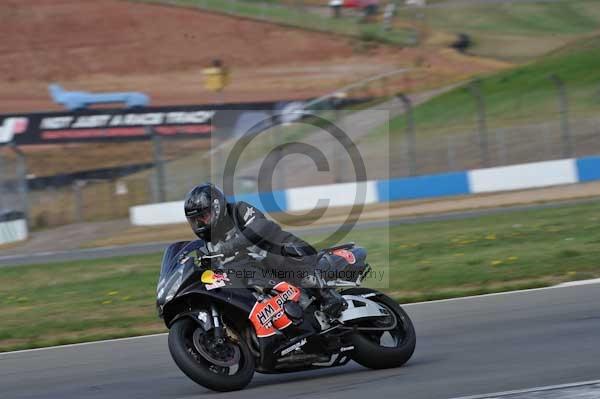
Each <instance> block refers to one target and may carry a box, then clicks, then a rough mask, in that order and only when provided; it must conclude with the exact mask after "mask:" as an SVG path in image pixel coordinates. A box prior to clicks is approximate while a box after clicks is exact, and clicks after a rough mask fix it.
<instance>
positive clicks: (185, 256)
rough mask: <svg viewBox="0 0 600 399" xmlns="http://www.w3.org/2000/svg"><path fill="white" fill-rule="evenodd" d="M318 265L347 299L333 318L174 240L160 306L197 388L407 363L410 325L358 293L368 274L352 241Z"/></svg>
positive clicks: (288, 290) (277, 284) (298, 291)
mask: <svg viewBox="0 0 600 399" xmlns="http://www.w3.org/2000/svg"><path fill="white" fill-rule="evenodd" d="M194 253H195V256H193V255H192V254H194ZM317 262H318V264H319V265H323V264H326V265H328V266H327V267H328V268H329V270H335V271H336V273H335V278H334V279H325V278H323V277H321V276H320V275H319V274H316V275H315V276H314V277H313V278H314V279H315V280H316V282H317V283H318V284H319V286H320V287H325V286H326V287H329V288H335V289H336V290H338V291H340V294H341V295H342V296H343V298H344V299H345V301H346V303H347V307H346V308H345V310H343V311H342V312H341V314H340V315H339V316H337V317H330V316H328V315H327V314H325V313H324V312H322V311H321V309H320V306H319V303H318V301H317V300H315V297H314V296H312V295H311V294H310V291H311V290H310V289H305V288H298V287H296V286H295V285H292V284H290V283H288V282H286V281H283V280H281V281H278V280H274V279H271V278H269V276H268V275H265V274H264V273H263V274H262V275H261V274H260V273H258V274H257V273H255V271H256V270H258V269H253V268H252V267H248V265H250V264H251V263H249V262H245V261H244V260H234V261H232V262H227V263H226V264H224V263H223V262H222V255H215V254H211V253H209V252H208V250H207V248H206V245H205V244H204V243H203V242H202V241H193V242H186V241H182V242H177V243H174V244H171V245H170V246H169V247H168V248H167V249H166V250H165V253H164V256H163V260H162V265H161V272H160V276H159V282H158V286H157V309H158V314H159V317H161V318H162V319H163V320H164V322H165V324H166V326H167V327H168V328H169V337H168V344H169V351H170V353H171V356H172V357H173V360H174V361H175V363H176V364H177V366H178V367H179V368H180V369H181V370H182V371H183V373H184V374H186V375H187V376H188V377H189V378H190V379H192V380H193V381H195V382H196V383H198V384H200V385H202V386H204V387H206V388H209V389H212V390H215V391H222V392H225V391H233V390H239V389H243V388H244V387H245V386H246V385H248V384H249V383H250V381H251V380H252V377H253V375H254V372H259V373H284V372H294V371H303V370H309V369H317V368H326V367H337V366H343V365H345V364H347V363H348V362H349V361H350V360H354V361H355V362H357V363H359V364H361V365H363V366H365V367H367V368H371V369H383V368H391V367H399V366H402V365H403V364H404V363H406V362H407V361H408V360H409V359H410V357H411V356H412V354H413V352H414V349H415V344H416V336H415V330H414V327H413V324H412V321H411V320H410V318H409V317H408V315H407V314H406V312H405V311H404V310H403V309H402V308H401V307H400V306H399V305H398V304H397V303H396V302H395V301H394V300H393V299H391V298H389V297H388V296H386V295H384V294H383V293H381V292H379V291H376V290H373V289H369V288H361V287H360V285H361V283H362V282H363V280H364V279H365V277H366V276H368V274H369V272H370V270H371V268H370V266H369V265H368V264H367V263H366V251H365V250H364V249H363V248H361V247H358V246H356V245H355V244H354V243H349V244H344V245H340V246H336V247H331V248H326V249H323V250H321V251H320V252H319V253H318V255H317ZM253 267H254V266H253ZM340 276H342V277H343V278H342V277H340Z"/></svg>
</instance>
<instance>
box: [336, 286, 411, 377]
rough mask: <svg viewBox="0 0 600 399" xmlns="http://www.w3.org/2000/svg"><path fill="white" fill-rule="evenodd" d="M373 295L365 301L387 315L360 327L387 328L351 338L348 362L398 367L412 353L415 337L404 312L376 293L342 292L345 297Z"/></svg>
mask: <svg viewBox="0 0 600 399" xmlns="http://www.w3.org/2000/svg"><path fill="white" fill-rule="evenodd" d="M371 293H376V294H377V295H374V296H370V297H369V298H368V299H369V300H371V301H373V302H377V303H378V304H379V305H381V306H382V307H384V308H385V309H387V310H388V312H389V313H390V317H389V318H388V317H386V318H385V319H383V320H373V321H370V322H367V323H361V325H360V327H380V328H386V327H387V326H390V327H391V328H390V329H389V330H386V331H361V332H357V333H354V334H353V335H352V342H353V345H354V352H353V354H352V359H353V360H354V361H355V362H357V363H358V364H360V365H362V366H365V367H368V368H371V369H385V368H392V367H400V366H402V365H403V364H404V363H406V362H407V361H408V360H409V359H410V358H411V356H412V354H413V352H414V351H415V346H416V342H417V339H416V334H415V328H414V326H413V323H412V321H411V320H410V318H409V317H408V315H407V314H406V312H405V311H404V310H403V309H402V308H401V307H400V305H398V303H396V301H394V300H393V299H392V298H390V297H388V296H386V295H384V294H381V293H379V292H378V291H375V290H371V289H367V288H357V289H351V290H347V291H345V292H343V294H349V295H365V294H371Z"/></svg>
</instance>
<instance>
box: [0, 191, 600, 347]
mask: <svg viewBox="0 0 600 399" xmlns="http://www.w3.org/2000/svg"><path fill="white" fill-rule="evenodd" d="M598 215H600V203H592V204H585V205H568V206H564V207H560V208H552V209H542V210H536V211H524V212H515V213H507V214H498V215H492V216H485V217H481V218H475V219H467V220H458V221H444V222H431V223H423V224H417V225H403V226H396V227H393V228H391V229H389V230H388V229H381V228H379V229H373V230H368V231H365V230H361V231H356V232H354V233H351V234H350V235H349V236H348V237H346V238H345V241H348V240H355V241H357V242H358V243H360V244H361V245H363V246H365V247H367V248H368V249H369V261H370V263H371V264H372V265H373V266H374V268H375V271H377V272H383V273H384V278H385V279H387V281H388V282H389V285H388V287H389V288H386V289H385V291H386V292H388V293H389V294H390V295H392V296H393V297H394V298H396V299H398V300H399V301H401V302H412V301H421V300H431V299H442V298H451V297H459V296H464V295H473V294H484V293H490V292H500V291H506V290H512V289H523V288H534V287H543V286H548V285H552V284H556V283H559V282H564V281H570V280H577V279H586V278H594V277H598V276H600V264H599V263H598V259H599V258H600V246H599V245H598V244H599V243H600V229H599V228H598V221H599V220H600V216H598ZM310 238H311V240H316V239H318V237H310ZM388 249H389V250H388ZM160 256H161V255H160V254H153V255H145V256H136V257H119V258H112V259H105V260H89V261H84V262H68V263H62V264H51V265H32V266H22V267H9V268H3V269H1V271H0V272H1V273H2V279H1V284H0V304H1V305H2V307H1V308H0V318H1V319H2V325H1V326H0V351H8V350H14V349H24V348H35V347H41V346H48V345H57V344H66V343H74V342H83V341H92V340H98V339H106V338H116V337H124V336H131V335H138V334H150V333H156V332H163V331H165V329H164V326H163V325H162V323H161V321H160V320H159V319H157V317H156V312H155V310H154V294H155V284H156V279H157V275H158V270H159V263H160ZM388 265H389V266H388ZM369 284H371V285H376V284H374V283H373V282H371V283H369Z"/></svg>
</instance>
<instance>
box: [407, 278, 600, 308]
mask: <svg viewBox="0 0 600 399" xmlns="http://www.w3.org/2000/svg"><path fill="white" fill-rule="evenodd" d="M593 284H600V278H596V279H590V280H579V281H571V282H568V283H562V284H557V285H552V286H550V287H541V288H529V289H525V290H515V291H504V292H493V293H491V294H482V295H469V296H462V297H460V298H448V299H437V300H434V301H424V302H412V303H404V304H402V306H413V305H421V304H428V303H440V302H454V301H462V300H464V299H473V298H486V297H490V296H502V295H512V294H520V293H525V292H534V291H545V290H553V289H555V288H567V287H577V286H582V285H593Z"/></svg>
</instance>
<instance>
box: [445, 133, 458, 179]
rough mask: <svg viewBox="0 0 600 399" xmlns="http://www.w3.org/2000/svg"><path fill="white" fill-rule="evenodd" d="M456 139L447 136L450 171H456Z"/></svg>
mask: <svg viewBox="0 0 600 399" xmlns="http://www.w3.org/2000/svg"><path fill="white" fill-rule="evenodd" d="M454 140H455V137H452V136H450V135H448V136H446V150H447V156H448V170H451V171H452V170H456V153H455V150H454Z"/></svg>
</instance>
